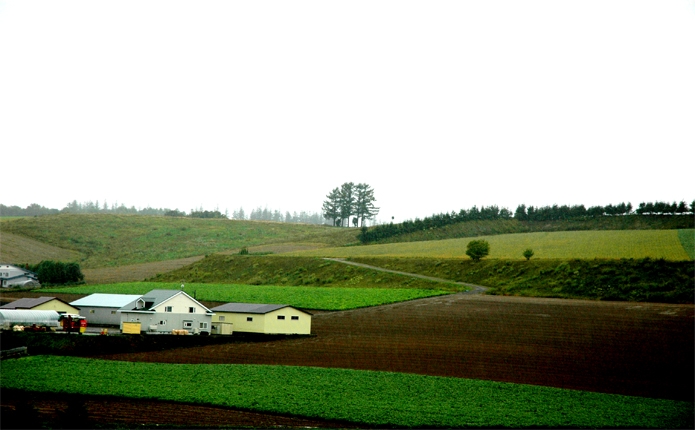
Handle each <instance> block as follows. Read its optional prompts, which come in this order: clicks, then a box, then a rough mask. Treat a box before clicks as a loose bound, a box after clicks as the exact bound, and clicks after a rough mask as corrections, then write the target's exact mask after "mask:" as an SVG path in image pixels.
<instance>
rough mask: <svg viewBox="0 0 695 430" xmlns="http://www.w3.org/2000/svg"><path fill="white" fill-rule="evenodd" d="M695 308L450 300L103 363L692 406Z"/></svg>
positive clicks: (328, 317) (326, 316)
mask: <svg viewBox="0 0 695 430" xmlns="http://www.w3.org/2000/svg"><path fill="white" fill-rule="evenodd" d="M694 317H695V312H694V307H693V305H669V304H653V303H639V304H637V303H625V302H593V301H579V300H561V299H529V298H519V297H500V296H482V295H465V294H455V295H450V296H439V297H435V298H428V299H420V300H414V301H410V302H403V303H397V304H393V305H386V306H378V307H372V308H365V309H357V310H352V311H344V312H324V313H319V314H316V315H314V317H313V320H312V333H314V334H315V335H316V336H315V337H311V338H303V339H288V340H283V341H274V342H263V343H242V344H238V343H235V344H222V345H210V346H205V347H199V348H182V349H176V350H169V351H157V352H147V353H130V354H116V355H109V356H100V357H101V358H106V359H114V360H131V361H148V362H165V363H240V364H247V363H249V364H250V363H253V364H279V365H294V366H320V367H339V368H351V369H364V370H382V371H393V372H408V373H417V374H424V375H435V376H449V377H460V378H475V379H488V380H495V381H507V382H515V383H524V384H534V385H546V386H553V387H560V388H572V389H579V390H588V391H598V392H605V393H616V394H626V395H633V396H645V397H655V398H666V399H677V400H689V401H693V387H694V383H693V379H694V371H693V362H694V360H695V357H694V352H693V350H694V345H693V339H694V325H693V322H694Z"/></svg>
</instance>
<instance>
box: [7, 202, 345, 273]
mask: <svg viewBox="0 0 695 430" xmlns="http://www.w3.org/2000/svg"><path fill="white" fill-rule="evenodd" d="M2 231H3V235H4V234H5V233H11V234H14V235H18V236H22V237H24V238H29V239H33V240H35V241H38V242H41V243H43V244H47V245H51V246H53V247H58V248H62V249H64V250H68V251H70V252H73V253H77V254H78V255H79V261H78V262H79V263H80V265H81V266H82V268H95V267H112V266H122V265H128V264H136V263H146V262H151V261H163V260H171V259H177V258H185V257H192V256H196V255H204V254H211V253H216V252H225V251H230V250H232V251H233V250H238V249H239V248H241V247H243V246H247V247H253V246H259V245H267V244H279V243H294V242H301V245H302V246H303V247H304V248H306V247H314V248H315V247H323V246H341V245H345V244H348V243H355V242H356V239H355V236H356V234H357V230H356V229H340V228H333V227H325V226H317V225H308V224H287V223H273V222H259V221H233V220H226V219H221V220H220V219H196V218H174V217H155V216H139V215H112V214H94V215H87V214H83V215H68V214H62V215H50V216H41V217H27V218H19V219H13V220H10V221H5V222H3V223H2ZM3 247H4V239H3ZM19 252H20V251H16V253H15V254H14V256H13V257H14V258H21V257H22V256H23V255H22V254H20V253H19ZM30 258H33V257H31V256H30V255H26V260H27V261H24V260H19V261H16V260H15V261H12V262H14V263H25V262H31V261H29V259H30ZM73 261H74V260H73Z"/></svg>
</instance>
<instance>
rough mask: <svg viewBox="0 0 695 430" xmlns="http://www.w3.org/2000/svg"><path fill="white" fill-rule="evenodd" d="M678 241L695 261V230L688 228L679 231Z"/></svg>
mask: <svg viewBox="0 0 695 430" xmlns="http://www.w3.org/2000/svg"><path fill="white" fill-rule="evenodd" d="M678 240H680V242H681V245H683V249H684V250H685V252H687V253H688V255H689V256H690V259H691V260H695V229H692V228H686V229H682V230H678Z"/></svg>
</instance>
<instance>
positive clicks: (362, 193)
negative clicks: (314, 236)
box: [322, 182, 379, 227]
mask: <svg viewBox="0 0 695 430" xmlns="http://www.w3.org/2000/svg"><path fill="white" fill-rule="evenodd" d="M375 201H376V198H375V197H374V189H372V187H370V186H369V185H367V184H364V183H360V184H356V185H355V183H354V182H345V183H344V184H343V185H341V186H340V188H337V187H336V188H334V189H333V190H332V191H331V192H330V193H329V194H328V195H327V196H326V200H325V201H324V202H323V207H322V209H323V216H324V217H325V218H327V219H330V220H332V221H333V225H338V226H342V227H350V223H352V225H353V226H354V227H357V226H358V224H359V222H360V221H361V222H362V226H364V222H365V220H368V219H374V217H375V216H376V215H377V214H378V213H379V208H378V207H376V206H374V202H375Z"/></svg>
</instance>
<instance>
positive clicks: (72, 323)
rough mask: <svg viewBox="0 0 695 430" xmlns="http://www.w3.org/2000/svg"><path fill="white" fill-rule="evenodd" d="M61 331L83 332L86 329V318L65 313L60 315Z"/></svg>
mask: <svg viewBox="0 0 695 430" xmlns="http://www.w3.org/2000/svg"><path fill="white" fill-rule="evenodd" d="M62 324H63V331H67V332H68V333H84V332H85V331H86V330H87V318H85V317H81V316H79V315H72V314H67V315H63V317H62Z"/></svg>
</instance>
